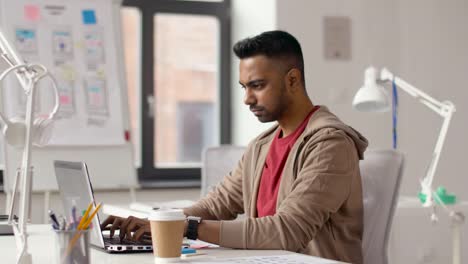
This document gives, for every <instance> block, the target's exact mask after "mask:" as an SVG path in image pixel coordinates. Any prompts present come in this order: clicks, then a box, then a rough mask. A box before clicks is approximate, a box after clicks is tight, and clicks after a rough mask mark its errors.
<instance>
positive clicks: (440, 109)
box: [380, 68, 453, 116]
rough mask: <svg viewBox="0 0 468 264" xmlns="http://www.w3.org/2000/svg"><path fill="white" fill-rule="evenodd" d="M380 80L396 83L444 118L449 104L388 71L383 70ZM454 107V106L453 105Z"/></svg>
mask: <svg viewBox="0 0 468 264" xmlns="http://www.w3.org/2000/svg"><path fill="white" fill-rule="evenodd" d="M380 80H381V81H384V82H386V81H394V82H395V84H396V85H397V86H398V87H399V88H400V89H402V90H403V91H405V92H407V93H408V94H410V95H411V96H413V97H415V98H417V99H418V98H419V101H420V102H421V103H422V104H424V105H425V106H427V107H429V108H430V109H432V110H433V111H434V112H436V113H438V114H439V115H441V116H444V114H445V112H446V111H445V110H444V108H446V107H447V102H440V101H438V100H436V99H434V98H433V97H431V96H430V95H428V94H427V93H425V92H423V91H421V90H419V89H418V88H416V87H414V86H412V85H411V84H409V83H407V82H406V81H404V80H402V79H401V78H399V77H398V76H395V75H394V74H393V73H391V72H390V71H389V70H388V69H386V68H383V69H382V71H381V72H380ZM452 105H453V104H452Z"/></svg>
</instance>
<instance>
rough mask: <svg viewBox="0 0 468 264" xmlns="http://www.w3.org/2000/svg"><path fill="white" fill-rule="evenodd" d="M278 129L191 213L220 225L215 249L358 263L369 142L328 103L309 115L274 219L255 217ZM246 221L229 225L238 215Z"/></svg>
mask: <svg viewBox="0 0 468 264" xmlns="http://www.w3.org/2000/svg"><path fill="white" fill-rule="evenodd" d="M278 129H280V128H279V127H278V126H277V125H276V126H274V127H272V128H271V129H269V130H267V131H266V132H264V133H262V134H261V135H260V136H258V137H257V138H256V139H254V140H253V141H252V142H251V143H250V144H249V145H248V147H247V150H246V151H245V153H244V155H243V157H242V159H241V160H240V161H239V163H238V165H237V167H236V168H235V169H234V170H233V171H232V172H231V173H229V175H227V176H225V177H224V179H223V181H222V182H221V183H220V184H219V185H218V186H217V187H216V189H215V190H213V191H212V192H210V193H209V194H208V195H207V196H206V197H205V198H203V199H201V200H200V201H198V202H197V203H196V204H195V205H194V206H192V207H190V208H188V209H186V211H185V212H186V213H189V215H194V216H200V217H202V218H203V219H212V220H223V221H222V222H221V230H220V245H221V246H225V247H231V248H243V249H283V250H289V251H294V252H301V253H304V254H309V255H314V256H319V257H324V258H329V259H335V260H340V261H346V262H351V263H362V252H361V242H362V232H363V205H362V186H361V177H360V173H359V159H362V158H363V153H364V150H365V149H366V147H367V145H368V143H367V140H366V139H365V138H364V137H363V136H361V135H360V134H359V133H358V132H357V131H355V130H354V129H352V128H351V127H349V126H347V125H345V124H343V123H342V122H341V121H340V120H339V119H338V118H337V117H336V116H335V115H333V114H332V113H330V112H329V111H328V109H327V108H326V107H325V106H321V107H320V108H319V109H318V110H317V111H316V112H315V113H314V114H313V115H312V117H311V118H310V120H309V123H308V124H307V127H306V129H305V130H304V132H303V133H302V135H301V136H300V137H299V138H298V139H297V141H296V143H295V144H294V146H293V147H292V149H291V152H290V153H289V156H288V159H287V161H286V164H285V166H284V170H283V174H282V178H281V182H280V187H279V193H278V200H277V203H276V214H275V215H274V216H267V217H261V218H257V212H256V200H257V191H258V187H259V184H260V178H261V175H262V168H263V165H264V163H265V158H266V156H267V153H268V150H269V148H270V144H271V142H272V140H273V137H274V135H275V132H276V131H277V130H278ZM242 213H245V214H246V216H247V218H245V219H243V220H237V221H231V220H233V219H235V218H236V216H237V215H238V214H242Z"/></svg>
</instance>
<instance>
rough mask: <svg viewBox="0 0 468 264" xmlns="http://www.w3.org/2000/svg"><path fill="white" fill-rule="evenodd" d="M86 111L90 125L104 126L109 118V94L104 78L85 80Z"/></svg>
mask: <svg viewBox="0 0 468 264" xmlns="http://www.w3.org/2000/svg"><path fill="white" fill-rule="evenodd" d="M84 88H85V95H86V109H87V112H88V123H89V124H94V125H102V124H103V123H104V122H105V121H106V120H107V119H108V117H109V105H108V101H109V98H108V92H107V87H106V81H105V79H104V78H97V77H94V76H93V77H88V78H86V79H85V85H84Z"/></svg>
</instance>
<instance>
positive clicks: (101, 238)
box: [54, 160, 153, 253]
mask: <svg viewBox="0 0 468 264" xmlns="http://www.w3.org/2000/svg"><path fill="white" fill-rule="evenodd" d="M54 169H55V176H56V178H57V184H58V187H59V191H60V198H61V200H62V202H63V208H64V210H65V212H66V215H65V216H66V217H67V218H68V219H70V218H71V217H72V216H71V211H72V210H71V209H72V207H73V206H75V207H76V208H77V211H78V212H82V211H83V210H86V208H88V205H89V204H90V203H91V202H93V203H94V205H96V204H95V201H94V193H93V187H92V185H91V180H90V177H89V173H88V167H87V166H86V163H84V162H71V161H59V160H56V161H54ZM80 215H81V214H80ZM90 242H91V245H93V246H94V247H96V248H99V249H103V250H105V251H107V252H109V253H116V252H148V251H152V250H153V247H152V245H151V244H150V245H148V244H142V243H143V242H134V241H130V240H128V241H125V240H124V241H120V239H119V237H118V235H114V237H113V238H112V239H111V238H110V237H109V235H108V234H106V235H105V234H103V232H102V230H101V226H100V220H99V214H97V215H96V217H95V218H94V219H93V222H92V230H91V236H90Z"/></svg>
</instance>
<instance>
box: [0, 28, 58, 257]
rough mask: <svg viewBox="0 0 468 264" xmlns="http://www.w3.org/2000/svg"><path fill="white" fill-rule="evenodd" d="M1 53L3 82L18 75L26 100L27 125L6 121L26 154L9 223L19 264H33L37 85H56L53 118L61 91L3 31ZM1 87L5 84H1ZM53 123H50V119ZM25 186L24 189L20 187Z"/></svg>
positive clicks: (0, 78) (12, 139) (19, 171)
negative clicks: (23, 56)
mask: <svg viewBox="0 0 468 264" xmlns="http://www.w3.org/2000/svg"><path fill="white" fill-rule="evenodd" d="M0 50H1V54H0V56H1V57H2V59H3V60H5V61H6V63H7V64H8V65H9V66H10V67H9V68H7V69H6V70H5V71H4V72H3V73H1V74H0V82H1V81H3V79H4V78H5V77H6V76H7V75H8V74H10V73H13V72H14V73H15V74H16V77H17V79H18V81H19V83H20V84H21V87H22V88H23V92H24V93H25V95H26V97H27V100H26V116H25V121H24V123H22V122H21V123H20V122H10V121H8V120H6V119H4V118H3V116H2V119H3V123H4V124H3V126H4V127H3V128H4V131H5V130H7V129H10V130H13V131H10V132H9V135H10V136H11V138H8V136H6V137H5V139H7V140H6V141H8V140H10V141H14V142H16V143H17V142H21V143H24V144H22V145H23V155H22V159H21V167H20V169H19V170H18V172H17V174H16V178H15V182H14V186H13V195H12V198H11V204H10V208H9V211H10V213H9V219H8V222H9V223H11V225H12V226H13V231H14V234H15V239H16V248H17V249H18V257H17V263H21V264H29V263H32V257H31V254H29V253H28V233H27V228H26V224H27V222H28V220H29V217H30V205H31V204H30V203H31V189H32V168H31V146H32V143H33V141H32V140H33V137H34V136H35V135H34V132H35V131H34V129H33V128H35V124H33V120H34V116H33V114H34V97H35V88H36V84H37V82H39V81H40V80H41V79H42V78H44V77H46V76H48V77H49V78H51V80H52V86H53V88H54V92H55V106H54V109H53V111H52V112H51V114H50V115H49V118H50V119H52V118H53V116H54V115H55V114H56V113H57V111H58V108H59V98H58V90H57V86H56V82H55V79H54V78H53V77H52V75H50V73H49V72H48V71H47V69H46V68H45V67H44V66H43V65H41V64H26V63H25V62H24V61H23V60H22V59H21V58H20V56H18V54H17V52H16V51H15V50H14V48H13V47H12V46H11V45H10V44H9V43H8V41H7V40H6V38H5V36H4V34H3V32H2V31H1V30H0ZM0 85H3V84H1V83H0ZM48 121H50V120H48ZM19 184H21V186H19ZM18 191H19V192H20V197H19V199H20V200H19V202H20V207H19V211H18V219H17V220H16V219H14V218H13V214H14V210H15V203H16V199H17V197H16V196H17V193H18Z"/></svg>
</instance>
